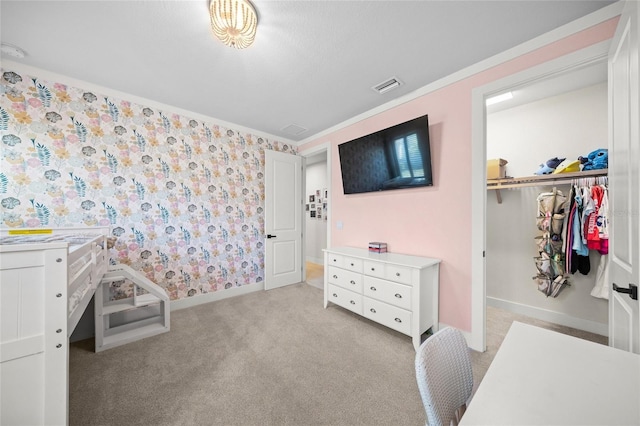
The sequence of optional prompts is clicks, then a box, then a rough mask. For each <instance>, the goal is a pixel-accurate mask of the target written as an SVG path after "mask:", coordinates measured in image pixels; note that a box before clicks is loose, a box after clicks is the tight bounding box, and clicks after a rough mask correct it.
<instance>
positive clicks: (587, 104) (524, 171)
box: [486, 62, 608, 335]
mask: <svg viewBox="0 0 640 426" xmlns="http://www.w3.org/2000/svg"><path fill="white" fill-rule="evenodd" d="M606 76H607V70H606V63H604V62H603V63H600V64H596V65H592V66H589V67H585V68H583V69H580V70H577V71H572V72H571V73H567V74H565V75H561V76H558V77H555V78H553V79H546V80H544V81H540V82H537V83H533V84H530V85H528V86H527V87H521V88H514V90H513V91H512V95H513V99H512V100H511V101H507V102H503V103H498V104H495V105H492V106H488V107H487V122H486V129H487V159H496V158H502V159H505V160H507V163H506V165H505V172H506V176H508V177H513V178H514V179H512V180H507V181H501V184H502V186H500V187H499V188H496V186H495V185H492V183H491V181H488V187H487V212H486V247H487V251H486V298H487V299H486V303H487V306H493V307H498V308H501V309H504V310H507V311H511V312H514V313H518V314H525V315H527V316H531V317H534V318H538V319H542V320H545V321H550V322H553V323H556V324H560V325H564V326H569V327H573V328H577V329H580V330H584V331H588V332H592V333H596V334H600V335H607V333H608V301H607V299H606V298H602V297H594V296H593V295H592V292H593V291H594V287H596V284H597V282H598V270H599V268H602V267H603V265H604V262H602V265H601V261H602V260H603V255H602V254H601V252H600V251H599V250H596V249H592V250H588V254H587V256H584V257H582V258H581V259H580V268H578V269H576V271H575V273H571V271H569V273H567V274H566V277H567V280H566V283H567V285H562V286H561V288H560V289H559V291H556V292H551V291H542V290H541V289H540V288H539V282H538V281H537V280H535V279H533V277H535V276H537V275H538V274H539V269H538V268H537V267H536V260H535V258H536V257H540V248H539V242H540V239H539V237H540V235H541V233H542V232H541V231H540V230H539V228H538V226H537V223H536V217H537V213H538V197H539V196H540V194H542V193H551V194H555V193H554V192H553V191H556V193H559V194H562V197H565V198H566V199H569V198H570V197H572V196H573V195H572V191H571V189H572V186H574V187H584V186H590V185H592V184H593V185H601V186H602V187H603V188H606V183H607V177H606V173H607V171H606V169H599V170H592V171H590V172H589V173H586V172H585V173H584V174H576V173H558V174H548V175H543V176H535V173H536V172H537V171H538V170H539V169H540V166H541V165H542V164H545V163H546V162H547V161H548V160H550V159H553V158H558V159H567V160H578V159H579V157H581V156H582V157H587V156H588V154H589V153H592V152H594V151H597V150H599V149H606V148H607V120H608V116H607V82H606V78H607V77H606ZM522 98H525V99H526V100H524V101H523V100H520V99H522ZM532 176H535V177H533V178H528V177H532ZM494 183H495V182H494ZM568 208H569V204H567V209H568ZM568 217H569V214H568V212H567V214H566V219H565V223H564V226H567V224H568ZM562 235H566V234H565V233H564V232H563V233H562ZM536 237H538V239H536ZM569 253H570V252H569ZM569 257H570V256H569ZM605 261H606V258H605ZM538 266H539V265H538ZM574 266H576V265H574ZM562 267H563V268H564V267H565V266H564V265H562ZM599 296H602V294H600V295H599ZM490 326H491V325H490V324H487V327H488V328H489V327H490Z"/></svg>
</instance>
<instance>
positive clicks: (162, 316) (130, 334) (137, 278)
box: [95, 265, 171, 352]
mask: <svg viewBox="0 0 640 426" xmlns="http://www.w3.org/2000/svg"><path fill="white" fill-rule="evenodd" d="M122 280H128V281H131V282H132V283H133V284H134V296H132V297H129V298H126V299H120V300H115V301H109V300H108V299H109V297H108V294H107V293H108V286H109V285H110V284H111V283H113V282H114V281H122ZM99 285H100V286H101V288H99V289H98V291H97V292H96V299H95V301H96V308H95V327H96V352H100V351H103V350H105V349H109V348H113V347H116V346H120V345H124V344H127V343H131V342H134V341H136V340H139V339H143V338H145V337H150V336H154V335H156V334H160V333H165V332H167V331H169V328H170V326H169V316H170V311H171V310H170V307H169V296H168V295H167V293H166V291H165V290H164V289H163V288H162V287H160V286H159V285H157V284H156V283H154V282H153V281H151V280H150V279H148V278H147V277H146V276H144V275H143V274H141V273H140V272H138V271H135V270H134V269H132V268H131V267H129V266H127V265H114V266H111V267H109V270H108V271H107V272H106V273H105V274H104V275H103V277H102V279H101V280H100V284H99ZM102 286H104V287H102ZM137 289H144V290H146V292H145V293H144V294H141V295H137V294H136V293H137V292H138V290H137ZM127 311H129V312H127Z"/></svg>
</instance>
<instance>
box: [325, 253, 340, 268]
mask: <svg viewBox="0 0 640 426" xmlns="http://www.w3.org/2000/svg"><path fill="white" fill-rule="evenodd" d="M343 260H344V256H342V255H339V254H333V253H327V266H329V265H331V266H337V267H338V268H342V262H343Z"/></svg>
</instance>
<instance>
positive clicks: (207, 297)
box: [171, 282, 264, 311]
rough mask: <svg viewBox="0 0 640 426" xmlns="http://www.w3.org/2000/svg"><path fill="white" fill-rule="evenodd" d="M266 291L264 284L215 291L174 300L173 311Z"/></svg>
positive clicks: (172, 302) (172, 303)
mask: <svg viewBox="0 0 640 426" xmlns="http://www.w3.org/2000/svg"><path fill="white" fill-rule="evenodd" d="M261 290H264V282H260V283H254V284H247V285H243V286H240V287H231V288H230V289H227V290H221V291H214V292H212V293H205V294H203V295H201V296H195V297H187V298H185V299H179V300H172V301H171V310H172V311H177V310H178V309H185V308H191V307H192V306H197V305H202V304H204V303H210V302H215V301H217V300H222V299H228V298H230V297H235V296H240V295H243V294H248V293H253V292H254V291H261Z"/></svg>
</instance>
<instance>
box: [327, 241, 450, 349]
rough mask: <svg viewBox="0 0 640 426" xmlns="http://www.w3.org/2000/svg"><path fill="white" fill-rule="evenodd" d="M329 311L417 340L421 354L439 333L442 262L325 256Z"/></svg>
mask: <svg viewBox="0 0 640 426" xmlns="http://www.w3.org/2000/svg"><path fill="white" fill-rule="evenodd" d="M324 264H325V268H324V307H325V308H326V307H327V306H328V303H329V302H332V303H335V304H336V305H338V306H341V307H343V308H345V309H348V310H350V311H353V312H355V313H356V314H358V315H362V316H364V317H365V318H368V319H370V320H372V321H375V322H377V323H380V324H382V325H384V326H387V327H389V328H392V329H394V330H396V331H399V332H400V333H403V334H406V335H407V336H411V337H412V339H413V346H414V347H415V349H416V350H418V348H419V347H420V343H421V336H422V334H423V333H424V332H426V331H427V330H428V329H429V328H432V331H433V332H435V331H437V329H438V286H439V284H438V276H439V267H440V259H433V258H429V257H420V256H410V255H405V254H398V253H370V252H369V251H368V250H366V249H360V248H355V247H338V248H331V249H326V250H324Z"/></svg>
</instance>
